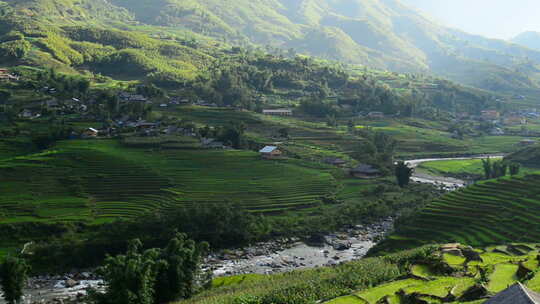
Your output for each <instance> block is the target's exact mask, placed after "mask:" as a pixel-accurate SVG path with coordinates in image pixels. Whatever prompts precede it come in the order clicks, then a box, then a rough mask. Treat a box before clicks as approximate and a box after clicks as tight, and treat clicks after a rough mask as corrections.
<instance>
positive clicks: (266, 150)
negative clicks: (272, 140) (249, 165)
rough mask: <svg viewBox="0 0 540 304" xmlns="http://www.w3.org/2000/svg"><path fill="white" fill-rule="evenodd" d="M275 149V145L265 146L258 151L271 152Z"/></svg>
mask: <svg viewBox="0 0 540 304" xmlns="http://www.w3.org/2000/svg"><path fill="white" fill-rule="evenodd" d="M276 149H277V147H275V146H266V147H264V148H262V149H261V150H260V151H259V153H272V152H274V151H275V150H276Z"/></svg>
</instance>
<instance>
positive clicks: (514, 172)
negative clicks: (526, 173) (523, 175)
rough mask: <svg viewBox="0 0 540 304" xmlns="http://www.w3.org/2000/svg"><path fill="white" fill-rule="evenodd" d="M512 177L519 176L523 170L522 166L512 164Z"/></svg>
mask: <svg viewBox="0 0 540 304" xmlns="http://www.w3.org/2000/svg"><path fill="white" fill-rule="evenodd" d="M509 167H510V175H512V176H514V175H518V174H519V171H520V170H521V165H520V164H518V163H511V164H510V166H509Z"/></svg>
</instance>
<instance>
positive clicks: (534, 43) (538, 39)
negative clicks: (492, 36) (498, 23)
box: [512, 32, 540, 50]
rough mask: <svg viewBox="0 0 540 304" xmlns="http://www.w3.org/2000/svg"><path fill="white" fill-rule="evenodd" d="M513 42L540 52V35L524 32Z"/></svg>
mask: <svg viewBox="0 0 540 304" xmlns="http://www.w3.org/2000/svg"><path fill="white" fill-rule="evenodd" d="M512 42H514V43H517V44H521V45H523V46H526V47H528V48H531V49H535V50H540V33H539V32H524V33H521V34H519V35H517V36H516V37H514V38H513V39H512Z"/></svg>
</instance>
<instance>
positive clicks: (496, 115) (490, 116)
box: [481, 110, 501, 120]
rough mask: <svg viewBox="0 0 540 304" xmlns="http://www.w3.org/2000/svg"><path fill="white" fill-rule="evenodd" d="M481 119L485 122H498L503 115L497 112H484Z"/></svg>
mask: <svg viewBox="0 0 540 304" xmlns="http://www.w3.org/2000/svg"><path fill="white" fill-rule="evenodd" d="M481 117H482V119H485V120H497V119H499V118H500V117H501V113H499V111H495V110H484V111H482V113H481Z"/></svg>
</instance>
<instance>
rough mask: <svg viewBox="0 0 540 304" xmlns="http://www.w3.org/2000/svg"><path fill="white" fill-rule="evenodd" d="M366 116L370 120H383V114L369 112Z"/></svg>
mask: <svg viewBox="0 0 540 304" xmlns="http://www.w3.org/2000/svg"><path fill="white" fill-rule="evenodd" d="M367 116H368V117H369V118H372V119H381V118H384V113H383V112H369V113H368V115H367Z"/></svg>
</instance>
